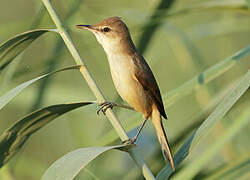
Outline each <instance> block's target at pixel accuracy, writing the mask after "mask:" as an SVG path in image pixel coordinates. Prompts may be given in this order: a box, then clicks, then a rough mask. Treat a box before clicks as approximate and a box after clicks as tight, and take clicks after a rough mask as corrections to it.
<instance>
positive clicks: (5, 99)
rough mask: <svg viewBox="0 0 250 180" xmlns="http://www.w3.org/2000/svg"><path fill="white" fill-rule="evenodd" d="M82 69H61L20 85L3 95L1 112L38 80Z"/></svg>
mask: <svg viewBox="0 0 250 180" xmlns="http://www.w3.org/2000/svg"><path fill="white" fill-rule="evenodd" d="M81 67H82V66H81V65H77V66H70V67H66V68H63V69H59V70H57V71H54V72H50V73H47V74H44V75H42V76H39V77H37V78H34V79H31V80H29V81H26V82H24V83H22V84H20V85H19V86H17V87H15V88H13V89H12V90H10V91H8V92H7V93H6V94H5V95H3V96H1V97H0V110H1V109H2V108H3V107H4V106H5V105H7V104H8V103H9V102H10V101H11V100H12V99H13V98H14V97H16V96H17V95H18V94H19V93H20V92H21V91H22V90H24V89H25V88H26V87H28V86H29V85H31V84H32V83H34V82H36V81H38V80H40V79H42V78H45V77H47V76H49V75H52V74H55V73H58V72H61V71H67V70H74V69H80V68H81Z"/></svg>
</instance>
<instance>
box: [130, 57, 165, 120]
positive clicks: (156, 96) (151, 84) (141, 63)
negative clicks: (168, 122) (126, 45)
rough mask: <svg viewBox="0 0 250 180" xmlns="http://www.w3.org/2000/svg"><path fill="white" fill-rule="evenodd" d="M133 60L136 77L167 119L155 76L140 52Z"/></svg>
mask: <svg viewBox="0 0 250 180" xmlns="http://www.w3.org/2000/svg"><path fill="white" fill-rule="evenodd" d="M133 62H134V64H135V77H136V79H137V80H138V82H139V83H140V84H141V85H142V87H143V88H144V90H145V91H146V92H147V93H148V95H149V96H150V97H151V99H152V100H153V101H154V102H155V104H156V106H157V109H158V110H159V112H160V114H161V115H162V116H163V117H164V118H165V119H167V115H166V113H165V109H164V105H163V103H162V97H161V93H160V89H159V87H158V85H157V82H156V80H155V77H154V75H153V73H152V71H151V69H150V67H149V65H148V64H147V62H146V61H145V59H144V58H143V56H140V55H138V54H135V55H134V57H133Z"/></svg>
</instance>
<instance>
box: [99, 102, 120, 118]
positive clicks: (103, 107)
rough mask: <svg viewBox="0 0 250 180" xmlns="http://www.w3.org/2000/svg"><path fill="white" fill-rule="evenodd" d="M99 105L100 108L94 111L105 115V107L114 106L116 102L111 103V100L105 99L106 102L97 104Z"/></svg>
mask: <svg viewBox="0 0 250 180" xmlns="http://www.w3.org/2000/svg"><path fill="white" fill-rule="evenodd" d="M99 106H100V108H99V109H98V110H97V112H96V113H97V114H98V115H100V112H102V113H103V114H104V115H106V111H107V109H108V108H111V109H113V107H114V106H116V104H115V103H113V102H108V101H106V102H104V103H101V104H99Z"/></svg>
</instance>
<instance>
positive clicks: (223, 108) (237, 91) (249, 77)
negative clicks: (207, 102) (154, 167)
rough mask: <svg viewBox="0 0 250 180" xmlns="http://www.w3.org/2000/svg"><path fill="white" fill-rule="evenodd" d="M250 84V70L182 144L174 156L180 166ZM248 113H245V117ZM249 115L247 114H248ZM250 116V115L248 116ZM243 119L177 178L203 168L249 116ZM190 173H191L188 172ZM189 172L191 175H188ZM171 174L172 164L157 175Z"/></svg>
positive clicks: (162, 176) (160, 177)
mask: <svg viewBox="0 0 250 180" xmlns="http://www.w3.org/2000/svg"><path fill="white" fill-rule="evenodd" d="M249 86H250V71H248V72H247V73H246V75H245V76H244V78H243V79H242V80H241V81H240V83H239V84H238V85H237V86H236V87H235V88H234V89H233V90H232V91H231V92H230V93H229V94H228V95H227V96H226V97H225V98H224V99H223V100H222V102H221V103H220V104H219V105H218V106H217V107H216V109H215V110H214V111H213V112H212V113H211V114H210V116H209V117H208V118H207V119H206V120H205V121H204V122H203V123H202V125H201V126H200V127H199V128H198V129H197V130H196V131H195V132H194V133H193V134H192V136H191V137H190V138H189V139H188V140H187V141H186V142H185V143H184V144H183V145H182V146H181V148H180V149H179V151H178V152H177V153H176V155H175V156H174V160H175V163H176V166H178V165H179V164H180V163H181V162H182V161H183V160H184V159H185V158H186V157H187V155H190V156H192V155H193V156H194V154H192V152H193V151H194V148H195V147H196V146H198V145H199V143H200V142H201V141H202V140H203V141H205V140H204V139H205V137H207V136H208V135H209V134H210V133H211V129H212V127H214V126H215V124H216V123H217V122H218V121H219V120H221V119H222V118H223V117H224V116H225V114H226V113H227V112H228V111H229V110H230V109H231V108H232V106H233V105H234V104H235V103H236V101H237V100H238V99H239V98H240V97H241V96H242V95H243V94H244V92H245V91H246V90H247V89H248V88H249ZM249 112H250V111H249ZM245 116H246V115H245V114H244V117H245ZM246 117H247V116H246ZM248 117H249V116H248ZM241 119H244V121H243V120H241V121H236V122H234V123H233V124H232V125H231V126H230V128H229V129H228V131H226V133H225V135H224V136H222V137H221V138H220V139H218V140H217V141H216V142H215V143H214V145H211V148H209V149H208V150H207V151H208V152H207V153H203V154H204V155H205V157H196V158H195V160H196V162H193V163H191V164H190V165H189V166H188V167H187V168H185V169H184V170H183V171H181V172H180V173H179V174H177V176H176V179H190V178H192V177H193V175H195V173H197V172H198V171H199V170H200V168H202V165H203V164H202V163H204V162H205V160H208V158H210V157H211V156H212V155H213V153H215V152H216V150H218V149H219V148H220V147H221V146H222V145H223V144H224V143H225V142H226V141H227V140H229V139H228V138H229V137H231V136H233V135H235V133H237V132H238V131H239V130H240V129H241V127H242V126H243V125H244V124H246V123H247V122H248V120H249V119H248V118H241ZM188 173H190V174H188ZM187 174H188V175H189V176H187ZM170 175H171V170H170V166H169V165H167V166H166V167H164V168H163V169H162V170H161V171H160V173H159V174H158V175H157V179H158V180H161V179H167V178H168V177H169V176H170Z"/></svg>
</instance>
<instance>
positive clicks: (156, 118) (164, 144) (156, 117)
mask: <svg viewBox="0 0 250 180" xmlns="http://www.w3.org/2000/svg"><path fill="white" fill-rule="evenodd" d="M152 123H153V125H154V127H155V131H156V134H157V137H158V140H159V143H160V145H161V148H162V153H163V156H164V159H165V160H167V159H168V160H169V163H170V165H171V167H172V170H173V171H175V165H174V160H173V157H172V154H171V150H170V148H169V145H168V139H167V136H166V132H165V131H164V127H163V124H162V120H161V115H160V112H159V111H158V109H157V108H154V109H153V111H152Z"/></svg>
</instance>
